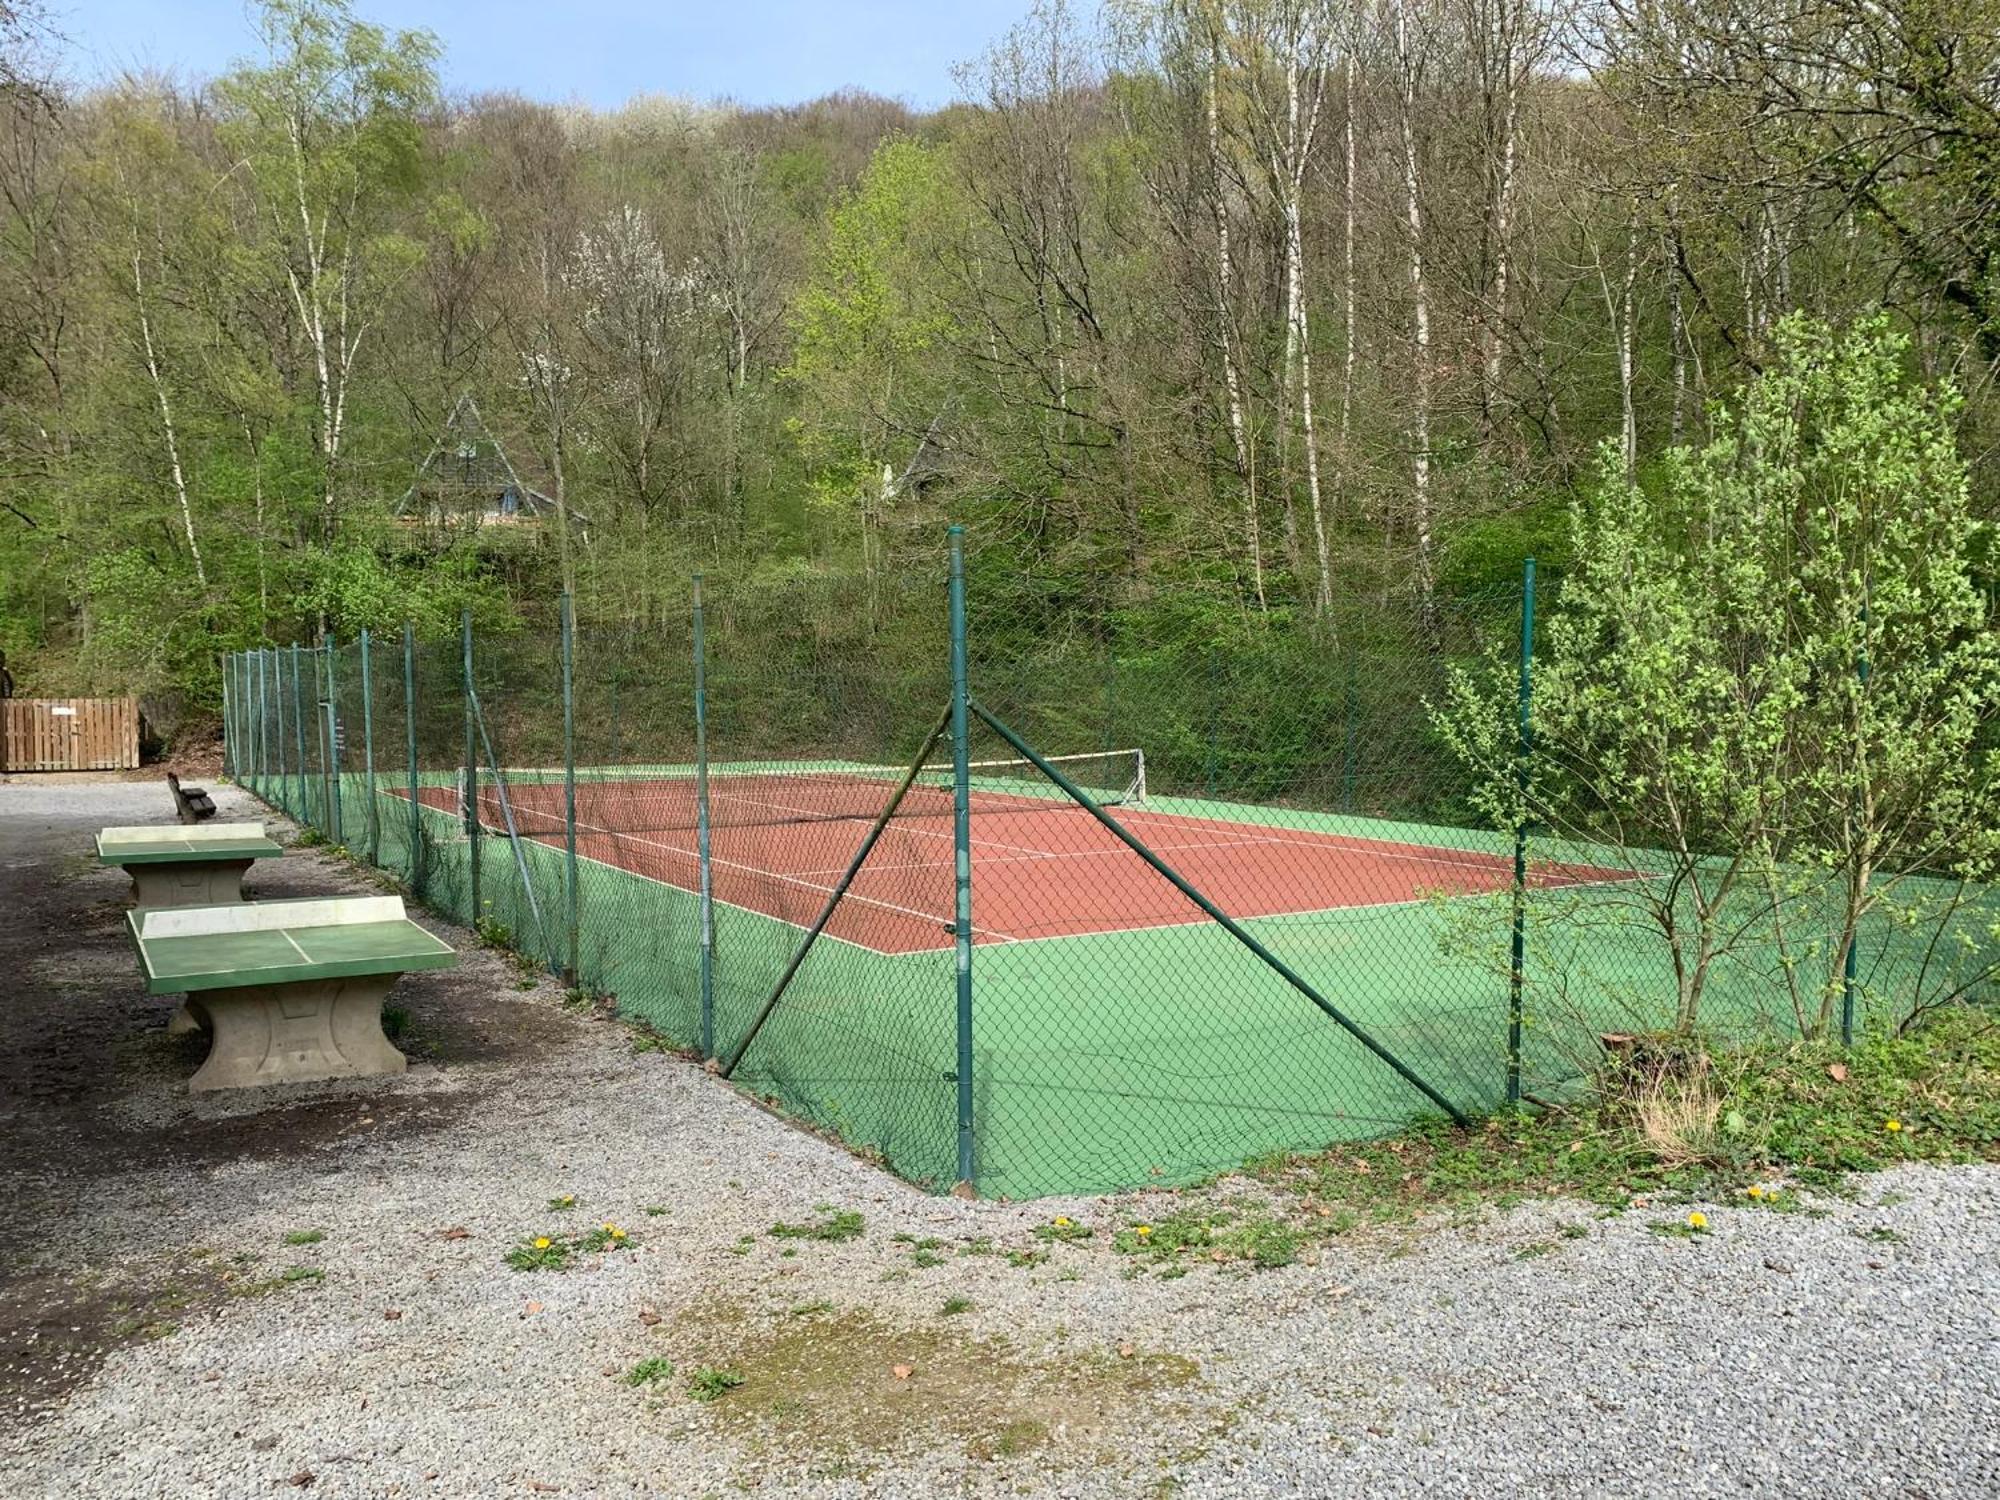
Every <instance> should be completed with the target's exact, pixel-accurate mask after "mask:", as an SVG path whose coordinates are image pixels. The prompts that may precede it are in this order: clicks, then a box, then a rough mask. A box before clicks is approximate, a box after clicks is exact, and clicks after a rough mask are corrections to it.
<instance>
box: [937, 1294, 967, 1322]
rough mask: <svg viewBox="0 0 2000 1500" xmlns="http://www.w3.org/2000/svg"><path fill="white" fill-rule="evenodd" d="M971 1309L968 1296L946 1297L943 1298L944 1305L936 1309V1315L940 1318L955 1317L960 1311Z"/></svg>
mask: <svg viewBox="0 0 2000 1500" xmlns="http://www.w3.org/2000/svg"><path fill="white" fill-rule="evenodd" d="M971 1311H972V1299H971V1298H970V1297H947V1298H945V1299H944V1306H943V1307H941V1308H939V1309H938V1316H939V1317H942V1318H955V1317H957V1316H958V1315H959V1314H960V1313H966V1312H971Z"/></svg>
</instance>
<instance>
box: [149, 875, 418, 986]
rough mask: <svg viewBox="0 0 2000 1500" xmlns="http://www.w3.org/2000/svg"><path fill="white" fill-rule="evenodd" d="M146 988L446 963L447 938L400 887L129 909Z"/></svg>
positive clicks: (292, 979)
mask: <svg viewBox="0 0 2000 1500" xmlns="http://www.w3.org/2000/svg"><path fill="white" fill-rule="evenodd" d="M126 925H127V928H128V930H129V931H130V933H131V936H132V941H133V944H134V946H136V947H137V949H138V951H139V959H140V964H141V966H142V967H143V968H144V970H145V974H146V988H147V991H148V993H150V994H155V995H172V994H181V993H187V992H192V991H196V990H218V989H237V988H243V987H247V986H250V985H268V984H295V983H300V982H303V981H308V980H317V979H344V978H351V977H354V976H358V975H364V974H383V973H391V972H394V973H407V972H409V971H412V970H417V969H441V968H448V967H450V966H451V965H452V964H453V963H455V962H456V961H457V955H456V954H455V953H454V952H453V951H452V948H451V945H450V944H449V943H446V942H444V941H442V940H441V939H439V938H435V937H433V936H432V935H431V934H430V933H428V932H426V931H424V929H423V928H421V927H419V926H418V925H417V924H416V923H415V922H412V921H410V920H409V919H408V918H407V917H405V916H404V915H403V903H402V901H401V900H400V899H399V898H397V897H394V896H332V897H325V898H321V899H314V900H303V901H270V902H260V903H257V904H254V905H251V904H246V905H241V906H228V907H217V906H209V907H199V906H190V907H165V908H160V907H149V908H140V909H137V910H134V911H130V912H127V913H126Z"/></svg>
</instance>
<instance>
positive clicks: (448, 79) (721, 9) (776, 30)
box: [48, 0, 1029, 108]
mask: <svg viewBox="0 0 2000 1500" xmlns="http://www.w3.org/2000/svg"><path fill="white" fill-rule="evenodd" d="M352 3H353V9H354V12H355V14H356V15H358V16H360V17H361V18H362V19H364V20H368V21H372V22H374V23H376V24H377V25H381V26H384V27H388V28H392V29H406V30H415V29H423V30H429V31H432V32H434V33H436V35H437V37H438V39H439V41H441V42H442V43H443V44H444V54H445V56H444V68H443V72H444V82H445V86H446V87H447V88H448V89H451V90H453V91H454V92H461V91H462V92H466V93H477V92H481V91H484V90H489V89H491V90H501V89H504V90H508V91H510V92H514V93H519V94H525V95H527V96H528V97H530V98H533V99H541V100H545V101H548V102H552V103H565V102H572V101H576V102H582V103H587V104H592V105H596V106H599V107H612V106H616V105H619V104H623V103H624V102H625V101H626V100H628V99H630V98H631V97H632V96H633V95H635V94H642V93H656V94H677V95H686V96H689V97H692V98H694V99H698V100H708V99H715V98H723V97H727V98H732V99H736V100H738V101H740V102H742V103H745V104H753V105H755V104H785V103H797V102H800V101H802V100H806V99H813V98H817V97H818V96H820V95H821V94H827V93H831V92H833V91H834V90H835V89H840V88H861V89H866V90H868V91H869V92H871V93H877V94H885V95H888V96H889V97H891V98H896V99H903V100H906V101H907V102H909V103H910V104H912V105H915V106H917V107H918V108H925V107H929V106H933V105H937V104H942V103H944V102H946V101H947V100H949V99H951V98H953V97H955V95H956V90H955V88H954V86H953V84H952V78H951V70H952V66H953V64H955V63H959V62H963V61H966V60H967V59H970V58H973V57H976V56H978V55H979V54H980V53H981V52H983V51H984V50H985V49H986V47H987V45H988V44H989V43H991V42H993V41H994V40H996V39H997V38H999V37H1000V36H1001V35H1002V34H1003V33H1004V32H1005V31H1006V30H1007V29H1008V27H1010V26H1011V25H1013V24H1014V23H1015V22H1016V21H1017V20H1019V19H1020V18H1021V17H1022V16H1023V15H1024V14H1026V12H1027V10H1028V4H1029V0H846V3H843V0H653V3H647V0H540V3H536V0H352ZM48 10H49V13H50V19H51V20H53V22H54V23H55V26H56V28H57V30H58V31H60V32H61V33H62V35H63V37H64V38H65V40H66V42H67V43H68V45H67V48H66V51H67V53H68V55H69V58H70V62H71V71H72V72H73V74H74V75H75V76H76V77H78V78H79V80H80V81H82V82H86V83H90V82H97V81H99V80H102V79H105V78H108V77H112V76H115V75H116V74H118V73H120V72H123V71H126V70H128V69H129V70H143V69H152V70H157V71H162V72H168V73H172V74H175V75H177V76H179V77H181V78H184V79H193V78H198V77H210V76H213V75H215V74H217V73H220V72H222V71H223V70H224V69H226V68H227V67H228V66H229V64H230V63H231V62H232V61H233V60H235V59H237V58H239V57H242V56H244V55H246V54H248V53H250V52H251V51H253V50H254V48H255V46H256V38H255V33H254V31H253V30H252V27H251V24H250V11H249V7H248V5H247V4H246V3H245V0H48Z"/></svg>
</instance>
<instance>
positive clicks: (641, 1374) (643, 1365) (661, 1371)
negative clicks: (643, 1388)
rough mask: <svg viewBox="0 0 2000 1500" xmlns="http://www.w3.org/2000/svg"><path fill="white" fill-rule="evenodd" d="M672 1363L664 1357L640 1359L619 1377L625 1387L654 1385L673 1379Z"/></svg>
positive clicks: (655, 1356) (656, 1356)
mask: <svg viewBox="0 0 2000 1500" xmlns="http://www.w3.org/2000/svg"><path fill="white" fill-rule="evenodd" d="M673 1373H674V1362H673V1361H672V1360H670V1359H668V1358H666V1356H664V1355H658V1354H656V1355H654V1356H653V1357H652V1358H651V1359H642V1360H640V1361H639V1363H637V1364H636V1365H634V1366H632V1368H631V1369H629V1370H627V1371H626V1372H625V1374H624V1375H623V1376H622V1377H621V1378H622V1379H623V1380H624V1382H625V1383H626V1384H627V1385H655V1384H657V1383H658V1382H660V1381H662V1380H668V1379H671V1378H672V1377H673Z"/></svg>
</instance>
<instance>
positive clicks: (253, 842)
mask: <svg viewBox="0 0 2000 1500" xmlns="http://www.w3.org/2000/svg"><path fill="white" fill-rule="evenodd" d="M284 852H285V850H284V846H283V845H281V844H279V843H278V842H277V841H276V840H274V839H272V838H270V837H269V836H268V835H267V834H266V833H265V832H264V825H263V824H262V823H198V824H194V825H192V826H189V827H182V826H180V825H178V824H171V823H161V824H154V825H151V826H139V827H131V828H107V829H105V830H104V831H103V832H101V833H99V834H98V835H97V862H98V863H99V864H101V865H118V866H120V867H121V868H122V869H123V870H124V871H125V873H126V874H127V875H129V876H131V877H132V895H133V899H134V900H135V901H137V903H138V904H139V905H140V906H221V905H224V904H226V903H228V902H231V901H241V900H242V899H243V874H244V872H245V871H246V870H248V869H249V868H250V866H251V865H253V864H255V863H256V862H257V861H258V860H260V859H268V858H270V857H272V856H274V855H280V854H283V853H284Z"/></svg>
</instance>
